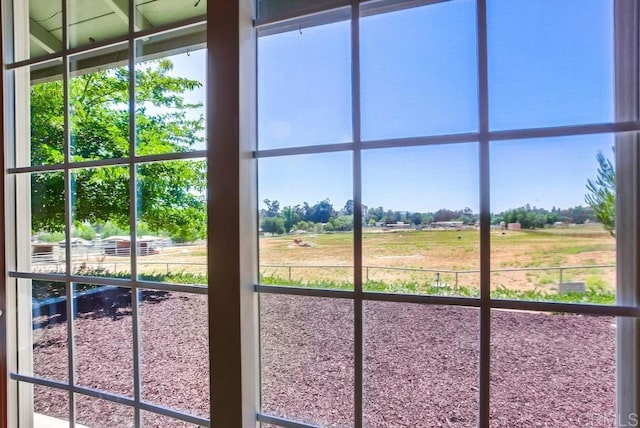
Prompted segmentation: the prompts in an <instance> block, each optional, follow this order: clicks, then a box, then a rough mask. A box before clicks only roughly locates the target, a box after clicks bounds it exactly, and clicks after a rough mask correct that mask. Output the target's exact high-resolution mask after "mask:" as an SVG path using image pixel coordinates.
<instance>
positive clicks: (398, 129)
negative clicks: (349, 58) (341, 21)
mask: <svg viewBox="0 0 640 428" xmlns="http://www.w3.org/2000/svg"><path fill="white" fill-rule="evenodd" d="M429 3H433V2H429ZM362 7H363V9H364V10H363V12H364V11H365V10H366V8H367V7H368V5H367V4H366V3H363V4H362ZM360 31H361V40H360V52H361V69H362V78H361V79H362V138H363V139H364V140H378V139H384V138H402V137H416V136H421V135H430V134H431V135H441V134H447V133H456V132H472V131H475V130H477V128H478V113H477V109H478V99H477V93H478V77H477V69H478V67H477V54H476V51H477V47H476V12H475V2H474V1H468V0H463V1H450V2H435V4H427V5H426V6H422V7H413V8H408V9H404V10H399V11H395V12H391V13H382V14H377V15H370V16H366V15H365V17H363V18H362V20H361V24H360Z"/></svg>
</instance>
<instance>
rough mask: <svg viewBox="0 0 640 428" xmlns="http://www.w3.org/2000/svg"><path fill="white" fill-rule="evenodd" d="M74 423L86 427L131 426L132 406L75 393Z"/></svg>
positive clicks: (129, 427) (125, 427)
mask: <svg viewBox="0 0 640 428" xmlns="http://www.w3.org/2000/svg"><path fill="white" fill-rule="evenodd" d="M75 401H76V424H81V425H85V426H87V427H119V428H120V427H122V428H133V427H134V425H135V422H134V410H133V407H129V406H125V405H122V404H117V403H114V402H112V401H107V400H100V399H98V398H93V397H88V396H86V395H82V394H75Z"/></svg>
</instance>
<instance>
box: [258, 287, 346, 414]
mask: <svg viewBox="0 0 640 428" xmlns="http://www.w3.org/2000/svg"><path fill="white" fill-rule="evenodd" d="M283 332H286V333H285V334H283ZM260 342H261V343H260V345H261V346H260V357H261V365H262V379H261V380H262V413H265V414H269V415H274V416H280V417H284V418H287V419H293V420H297V421H301V422H306V423H311V424H314V425H316V424H319V425H321V426H353V412H354V407H353V406H354V404H353V394H354V393H353V382H354V379H353V376H354V371H353V370H354V369H353V304H352V302H351V301H349V300H346V299H345V300H341V299H329V298H317V297H299V296H285V295H276V294H262V295H260Z"/></svg>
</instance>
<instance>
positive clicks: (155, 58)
mask: <svg viewBox="0 0 640 428" xmlns="http://www.w3.org/2000/svg"><path fill="white" fill-rule="evenodd" d="M167 3H168V2H167ZM203 3H206V2H203ZM205 31H206V29H205V27H204V26H198V27H189V28H188V29H186V30H180V31H178V32H171V33H164V34H161V35H159V36H154V37H148V38H144V39H142V40H140V41H138V44H137V49H136V53H137V55H138V57H137V59H136V61H137V64H136V139H137V141H136V152H137V154H138V155H151V154H161V153H174V152H186V151H192V150H204V149H205V148H206V143H205V122H204V114H205V99H206V85H205V84H206V49H202V47H201V46H199V45H198V47H196V48H195V49H194V48H189V47H185V48H182V49H178V50H172V51H171V54H170V55H167V54H166V52H167V44H175V43H176V42H175V40H180V38H187V37H188V38H193V37H200V36H201V35H204V34H205ZM202 37H204V36H202ZM202 41H203V42H204V38H203V40H202Z"/></svg>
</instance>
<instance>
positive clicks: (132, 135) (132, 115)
mask: <svg viewBox="0 0 640 428" xmlns="http://www.w3.org/2000/svg"><path fill="white" fill-rule="evenodd" d="M135 12H136V10H135V3H134V2H133V1H129V2H128V14H129V22H128V26H129V31H128V51H129V58H128V60H129V242H130V244H129V255H130V256H131V259H130V260H129V263H130V267H131V279H132V280H133V281H132V282H131V333H132V340H133V343H132V345H133V346H132V352H133V355H132V358H133V401H134V406H133V415H134V426H135V427H136V428H138V427H141V426H142V422H141V420H142V419H141V414H140V402H141V401H142V391H141V387H140V385H141V377H140V359H141V358H140V348H141V345H140V337H141V335H140V312H139V295H138V287H137V282H136V281H137V279H138V243H137V241H136V239H137V215H138V213H137V207H138V203H137V196H138V195H137V191H136V190H137V185H138V184H137V173H136V172H137V171H136V159H135V154H136V73H135V71H136V70H135V66H136V42H135V39H134V38H133V37H132V34H133V33H134V32H135V27H134V23H135Z"/></svg>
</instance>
